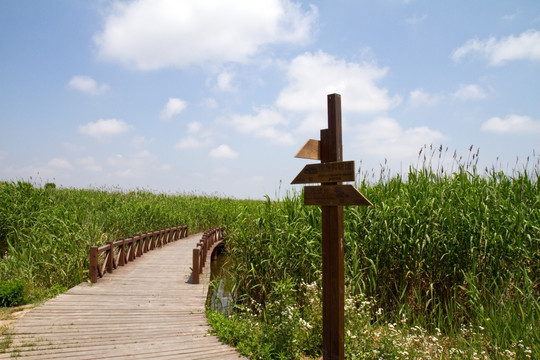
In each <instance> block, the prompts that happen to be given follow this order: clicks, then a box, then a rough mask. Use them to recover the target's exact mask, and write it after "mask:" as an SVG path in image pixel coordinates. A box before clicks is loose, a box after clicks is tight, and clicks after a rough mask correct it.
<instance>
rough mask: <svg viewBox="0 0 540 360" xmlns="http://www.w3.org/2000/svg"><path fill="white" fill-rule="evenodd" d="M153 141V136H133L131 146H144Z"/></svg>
mask: <svg viewBox="0 0 540 360" xmlns="http://www.w3.org/2000/svg"><path fill="white" fill-rule="evenodd" d="M154 141H155V139H154V138H148V137H146V136H142V135H141V136H139V135H137V136H134V137H133V139H131V146H132V147H134V148H144V147H146V146H148V145H151V144H152V143H153V142H154Z"/></svg>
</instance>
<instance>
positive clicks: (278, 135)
mask: <svg viewBox="0 0 540 360" xmlns="http://www.w3.org/2000/svg"><path fill="white" fill-rule="evenodd" d="M227 123H228V124H229V125H231V126H232V127H234V128H235V129H236V131H238V132H241V133H244V134H253V135H254V136H255V137H257V138H261V139H267V140H270V142H272V143H276V144H285V145H288V144H294V140H293V138H292V136H291V134H289V133H288V132H286V131H282V130H278V129H276V127H277V126H279V125H287V123H288V121H287V120H286V119H285V118H284V117H283V116H282V115H281V114H280V113H279V112H277V111H275V110H273V109H259V110H257V114H256V115H253V116H252V115H233V116H231V118H230V120H229V121H228V122H227Z"/></svg>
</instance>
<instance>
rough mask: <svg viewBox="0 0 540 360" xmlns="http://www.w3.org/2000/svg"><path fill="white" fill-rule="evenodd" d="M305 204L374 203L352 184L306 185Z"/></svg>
mask: <svg viewBox="0 0 540 360" xmlns="http://www.w3.org/2000/svg"><path fill="white" fill-rule="evenodd" d="M304 205H321V206H347V205H362V206H371V205H373V204H372V203H371V202H370V201H369V200H368V199H366V197H365V196H364V195H362V194H361V193H360V191H358V190H357V189H356V188H355V187H354V186H352V185H325V186H305V187H304Z"/></svg>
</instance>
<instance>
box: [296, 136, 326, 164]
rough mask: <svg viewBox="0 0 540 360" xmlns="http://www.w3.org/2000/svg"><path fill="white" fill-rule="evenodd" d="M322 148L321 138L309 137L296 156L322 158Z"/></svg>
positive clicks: (313, 158)
mask: <svg viewBox="0 0 540 360" xmlns="http://www.w3.org/2000/svg"><path fill="white" fill-rule="evenodd" d="M320 148H321V142H320V141H319V140H313V139H309V140H308V141H306V143H305V144H304V146H302V148H301V149H300V151H298V153H297V154H296V155H295V156H294V157H296V158H302V159H312V160H321V155H320Z"/></svg>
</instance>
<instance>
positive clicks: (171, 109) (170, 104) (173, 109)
mask: <svg viewBox="0 0 540 360" xmlns="http://www.w3.org/2000/svg"><path fill="white" fill-rule="evenodd" d="M186 107H187V103H186V102H185V101H184V100H182V99H178V98H169V101H167V104H165V107H164V108H163V110H161V118H162V119H165V120H170V119H172V118H173V117H174V116H176V115H178V114H180V113H181V112H182V111H184V110H185V109H186Z"/></svg>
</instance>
